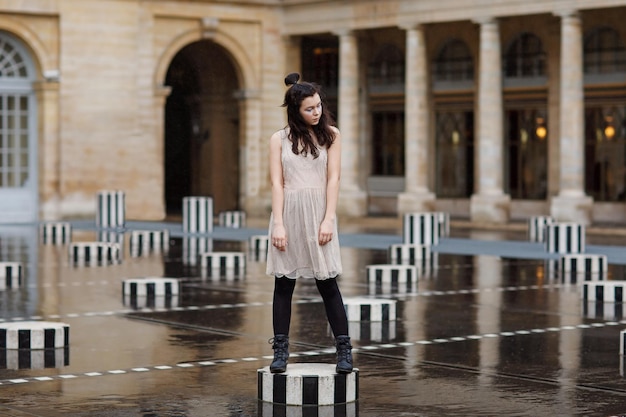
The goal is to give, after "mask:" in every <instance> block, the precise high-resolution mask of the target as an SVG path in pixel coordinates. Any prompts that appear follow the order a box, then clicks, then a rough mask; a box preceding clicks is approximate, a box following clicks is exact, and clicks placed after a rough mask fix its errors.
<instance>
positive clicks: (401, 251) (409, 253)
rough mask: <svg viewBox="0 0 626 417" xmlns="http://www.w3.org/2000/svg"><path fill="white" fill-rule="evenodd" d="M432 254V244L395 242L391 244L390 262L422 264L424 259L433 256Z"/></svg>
mask: <svg viewBox="0 0 626 417" xmlns="http://www.w3.org/2000/svg"><path fill="white" fill-rule="evenodd" d="M432 255H433V252H432V249H431V246H430V245H421V244H418V243H395V244H393V245H391V246H389V262H391V263H392V264H405V263H409V264H416V263H420V264H421V263H423V262H422V261H423V260H425V259H430V258H432Z"/></svg>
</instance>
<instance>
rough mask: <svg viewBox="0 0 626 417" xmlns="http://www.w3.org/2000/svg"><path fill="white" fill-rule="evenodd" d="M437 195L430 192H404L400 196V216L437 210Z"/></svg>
mask: <svg viewBox="0 0 626 417" xmlns="http://www.w3.org/2000/svg"><path fill="white" fill-rule="evenodd" d="M435 198H436V197H435V194H433V193H430V192H427V191H426V192H404V193H400V194H398V215H400V216H402V215H403V214H406V213H419V212H428V211H433V210H435Z"/></svg>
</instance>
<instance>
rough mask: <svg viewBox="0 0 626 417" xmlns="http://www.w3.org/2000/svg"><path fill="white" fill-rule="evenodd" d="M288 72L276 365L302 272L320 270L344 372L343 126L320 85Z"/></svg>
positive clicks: (276, 259) (278, 182) (275, 367)
mask: <svg viewBox="0 0 626 417" xmlns="http://www.w3.org/2000/svg"><path fill="white" fill-rule="evenodd" d="M299 79H300V75H299V74H297V73H292V74H289V75H287V77H286V78H285V84H286V85H287V87H288V89H287V92H286V93H285V100H284V102H283V107H286V109H287V123H288V126H286V127H285V128H284V129H281V130H279V131H278V132H276V133H274V134H273V135H272V137H271V139H270V177H271V183H272V215H271V217H270V226H269V234H270V243H271V245H270V247H269V250H268V258H267V273H268V274H269V275H272V276H274V277H275V278H274V300H273V327H274V337H273V339H271V340H270V343H272V348H273V349H274V360H273V361H272V364H271V365H270V371H271V372H273V373H282V372H285V371H286V369H287V361H288V358H289V325H290V322H291V299H292V295H293V291H294V288H295V285H296V279H298V278H313V279H315V284H316V285H317V289H318V290H319V292H320V295H321V296H322V299H323V300H324V307H325V310H326V316H327V317H328V321H329V323H330V327H331V329H332V331H333V335H334V336H335V345H336V347H337V368H336V370H337V372H338V373H350V372H352V352H351V349H352V345H351V344H350V337H349V336H348V320H347V317H346V311H345V308H344V305H343V298H342V296H341V292H340V291H339V287H338V286H337V279H336V278H337V276H338V275H339V274H341V272H342V266H341V257H340V253H339V241H338V237H337V219H336V208H337V200H338V196H339V176H340V170H341V134H340V132H339V130H338V129H337V128H336V127H335V126H334V121H333V119H332V116H331V115H330V113H328V112H327V111H325V109H324V108H323V103H322V98H321V96H320V92H321V91H320V87H319V86H318V85H317V84H315V83H309V82H298V81H299Z"/></svg>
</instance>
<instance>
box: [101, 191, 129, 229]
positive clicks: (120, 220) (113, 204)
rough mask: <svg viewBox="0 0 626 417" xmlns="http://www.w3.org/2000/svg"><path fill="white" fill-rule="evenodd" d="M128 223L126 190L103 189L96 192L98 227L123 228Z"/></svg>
mask: <svg viewBox="0 0 626 417" xmlns="http://www.w3.org/2000/svg"><path fill="white" fill-rule="evenodd" d="M125 223H126V195H125V193H124V191H119V190H114V191H109V190H102V191H98V192H97V193H96V227H97V228H100V229H118V228H123V227H124V225H125Z"/></svg>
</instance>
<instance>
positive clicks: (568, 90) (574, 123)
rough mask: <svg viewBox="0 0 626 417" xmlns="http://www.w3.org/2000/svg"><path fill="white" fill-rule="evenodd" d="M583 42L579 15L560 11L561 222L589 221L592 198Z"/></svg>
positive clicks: (557, 207) (556, 204)
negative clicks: (587, 170)
mask: <svg viewBox="0 0 626 417" xmlns="http://www.w3.org/2000/svg"><path fill="white" fill-rule="evenodd" d="M583 97H584V92H583V44H582V28H581V21H580V16H579V15H578V13H577V12H575V11H569V12H565V13H563V14H561V88H560V106H561V110H560V112H559V114H560V123H559V131H560V139H559V152H560V157H559V164H560V169H559V194H558V196H556V197H555V198H553V199H552V205H551V207H550V213H551V215H552V216H553V217H555V218H556V219H557V220H559V221H574V222H579V223H583V224H589V222H590V220H591V205H592V203H593V200H592V199H591V198H590V197H588V196H586V195H585V192H584V172H585V159H584V152H585V150H584V98H583Z"/></svg>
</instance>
